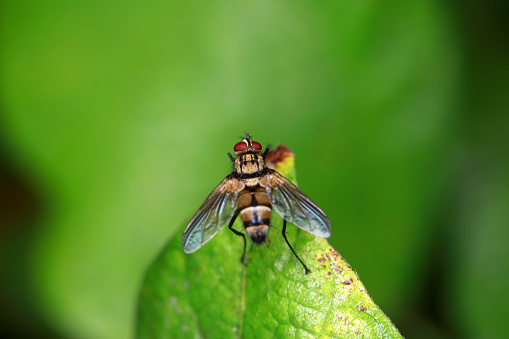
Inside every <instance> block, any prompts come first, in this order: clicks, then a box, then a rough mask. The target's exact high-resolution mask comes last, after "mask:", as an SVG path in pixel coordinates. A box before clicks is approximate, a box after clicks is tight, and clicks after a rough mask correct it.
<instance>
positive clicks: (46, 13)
mask: <svg viewBox="0 0 509 339" xmlns="http://www.w3.org/2000/svg"><path fill="white" fill-rule="evenodd" d="M507 10H508V6H507V5H506V4H505V3H503V2H502V1H494V0H492V1H487V2H484V3H483V5H482V7H479V5H477V3H476V2H475V1H473V0H468V1H426V0H415V1H397V0H388V1H383V2H380V1H343V0H340V1H321V2H317V1H282V2H274V1H265V0H260V1H250V2H236V1H213V2H210V1H209V2H196V1H158V0H149V1H145V2H137V1H87V2H72V1H58V0H52V1H45V2H41V1H12V0H11V1H8V0H7V1H2V3H1V12H0V114H1V116H0V118H1V120H0V123H1V126H0V336H2V337H6V336H10V337H12V336H14V335H15V336H17V337H30V338H34V337H37V338H83V339H88V338H105V339H110V338H111V339H113V338H128V337H130V336H131V335H132V327H133V319H134V315H135V298H136V294H137V289H138V288H139V286H140V283H141V279H142V276H143V273H144V270H145V269H146V267H147V265H148V264H149V263H150V261H151V260H152V259H153V258H154V256H155V255H156V253H158V251H160V249H161V248H162V246H163V244H164V243H165V242H166V241H167V239H169V238H170V237H172V236H173V235H175V236H180V233H179V232H180V228H181V227H182V226H183V225H184V224H185V223H187V221H188V220H189V218H190V217H191V216H192V214H193V213H194V211H195V210H196V209H197V207H198V206H199V205H200V204H201V203H202V201H203V200H204V199H205V197H206V196H207V194H208V193H209V192H210V191H211V190H212V189H213V188H214V187H215V185H216V184H217V183H219V181H220V180H221V179H222V178H223V177H224V176H225V175H226V174H227V173H228V171H229V168H230V167H229V166H230V164H229V160H228V158H227V156H226V153H227V152H231V151H232V147H233V145H234V144H235V143H236V142H237V141H238V139H237V137H239V136H242V135H243V132H244V131H246V130H249V131H250V132H251V134H252V135H253V136H254V139H255V140H257V141H259V142H261V143H262V144H263V145H266V144H268V143H270V144H273V145H276V144H277V143H278V142H283V143H285V144H286V145H288V146H289V147H290V148H291V149H292V150H293V151H294V153H295V154H296V166H297V172H298V180H299V184H300V187H301V188H302V190H303V191H304V192H306V193H307V194H308V195H309V196H310V197H312V198H313V200H315V201H316V202H317V203H318V204H319V205H320V206H321V207H322V208H323V210H324V211H326V212H327V214H328V215H329V217H330V219H331V222H332V225H333V235H332V237H331V239H330V242H331V244H333V246H335V247H336V249H337V250H338V251H339V252H340V253H341V254H342V255H343V256H344V257H345V259H346V260H347V261H348V262H349V263H350V264H351V265H352V266H353V267H354V269H355V270H356V271H357V272H358V274H359V276H360V278H361V280H362V281H363V282H364V284H365V286H366V287H367V289H368V291H369V293H370V294H371V296H372V297H373V299H374V301H375V302H376V303H377V304H378V305H379V306H380V307H381V308H382V310H384V312H386V314H387V315H388V316H389V317H391V319H392V320H393V321H394V323H395V324H396V326H397V327H398V328H399V329H400V331H401V332H402V334H403V335H405V336H406V337H408V338H429V337H435V338H457V337H462V338H481V337H482V338H500V337H503V336H504V335H506V334H507V333H508V332H509V322H507V318H508V317H509V312H508V311H507V307H506V305H507V304H508V302H509V294H508V293H507V288H509V267H508V266H509V265H508V260H507V259H508V258H509V250H508V248H507V245H506V243H507V240H508V238H509V237H508V236H509V228H508V226H509V217H508V208H509V175H508V173H509V156H508V147H507V146H509V145H508V135H509V119H508V112H509V104H508V100H507V97H508V93H509V81H508V79H509V44H508V43H507V36H508V34H509V24H508V21H507V20H506V17H505V16H504V15H505V13H508V11H507ZM211 246H213V244H212V243H211ZM230 259H231V258H225V260H230Z"/></svg>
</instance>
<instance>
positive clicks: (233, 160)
mask: <svg viewBox="0 0 509 339" xmlns="http://www.w3.org/2000/svg"><path fill="white" fill-rule="evenodd" d="M228 157H229V158H230V161H231V162H232V164H233V166H235V158H234V157H233V155H231V154H230V152H228Z"/></svg>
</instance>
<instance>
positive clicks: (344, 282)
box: [342, 281, 352, 285]
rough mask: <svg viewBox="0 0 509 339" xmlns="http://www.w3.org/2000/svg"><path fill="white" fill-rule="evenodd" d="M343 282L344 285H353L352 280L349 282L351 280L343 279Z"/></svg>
mask: <svg viewBox="0 0 509 339" xmlns="http://www.w3.org/2000/svg"><path fill="white" fill-rule="evenodd" d="M342 284H343V285H351V284H352V283H351V282H349V281H343V282H342Z"/></svg>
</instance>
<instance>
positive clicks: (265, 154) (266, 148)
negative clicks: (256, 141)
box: [263, 145, 270, 162]
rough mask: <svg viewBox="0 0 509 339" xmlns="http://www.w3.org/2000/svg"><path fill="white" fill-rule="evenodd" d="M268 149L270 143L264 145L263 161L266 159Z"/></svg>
mask: <svg viewBox="0 0 509 339" xmlns="http://www.w3.org/2000/svg"><path fill="white" fill-rule="evenodd" d="M269 150H270V145H267V147H265V152H263V162H265V161H266V160H267V155H269Z"/></svg>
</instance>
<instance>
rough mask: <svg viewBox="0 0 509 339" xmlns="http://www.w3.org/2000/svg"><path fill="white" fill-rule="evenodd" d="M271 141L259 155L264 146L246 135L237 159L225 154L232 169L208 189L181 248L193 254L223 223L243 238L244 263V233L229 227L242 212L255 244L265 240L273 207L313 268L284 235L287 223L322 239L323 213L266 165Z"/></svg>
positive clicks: (326, 224)
mask: <svg viewBox="0 0 509 339" xmlns="http://www.w3.org/2000/svg"><path fill="white" fill-rule="evenodd" d="M269 148H270V147H269V146H267V147H266V148H265V151H264V152H263V154H262V145H261V144H260V143H259V142H256V141H253V140H251V137H250V136H249V135H248V134H247V135H246V136H245V137H244V138H243V139H242V141H240V142H238V143H237V144H235V146H234V148H233V150H234V151H235V158H234V157H233V156H232V155H231V154H230V153H228V156H229V157H230V160H231V161H232V163H233V171H232V172H231V173H230V174H229V175H228V176H226V178H224V180H223V181H221V183H219V185H217V187H216V188H215V189H214V190H213V191H212V193H210V194H209V196H208V197H207V199H206V200H205V202H204V203H203V204H202V205H201V206H200V208H199V209H198V211H197V212H196V214H195V215H194V217H193V218H192V219H191V221H190V222H189V224H188V225H187V227H186V229H185V231H184V234H183V235H182V248H183V249H184V252H186V253H192V252H194V251H196V250H198V249H199V248H200V247H202V246H203V245H204V244H205V243H206V242H207V241H209V240H210V239H212V237H213V236H214V235H216V233H217V232H218V231H219V230H220V229H222V228H223V227H224V226H225V225H226V224H228V228H229V229H230V230H231V231H232V232H233V233H235V234H236V235H238V236H241V237H242V238H243V239H244V253H243V254H242V257H241V259H240V260H241V261H242V263H244V264H246V261H245V257H246V236H245V235H244V233H242V232H239V231H237V230H236V229H234V228H233V223H234V222H235V220H236V219H237V217H238V216H239V215H240V218H241V219H242V222H243V224H244V228H245V230H246V232H247V234H248V235H249V237H250V238H251V240H252V241H253V242H254V243H255V244H257V245H260V244H263V243H264V242H265V239H266V238H267V233H268V231H269V224H270V217H271V214H272V210H273V209H274V210H275V211H276V212H277V213H278V214H279V215H281V216H282V217H283V230H282V234H283V238H284V239H285V241H286V243H287V244H288V247H290V250H292V252H293V254H294V255H295V257H296V258H297V259H298V260H299V261H300V263H301V264H302V266H304V269H305V271H306V274H308V273H310V272H311V271H310V270H309V268H308V267H307V266H306V265H305V264H304V262H303V261H302V260H301V259H300V258H299V256H298V255H297V253H295V251H294V249H293V248H292V246H291V245H290V242H288V239H287V238H286V234H285V232H286V224H287V222H291V223H293V224H294V225H295V226H297V227H299V228H301V229H303V230H305V231H307V232H309V233H311V234H313V235H316V236H319V237H322V238H328V237H329V236H330V234H331V225H330V221H329V218H327V215H325V213H324V212H323V211H322V210H321V209H320V207H318V206H317V205H316V204H315V203H314V202H313V201H312V200H311V199H309V198H308V197H307V196H306V195H305V194H304V193H302V192H301V190H299V189H298V188H297V186H295V185H294V184H292V183H291V182H290V181H289V180H288V179H286V178H285V177H283V176H282V175H281V174H279V173H278V172H276V171H275V170H273V169H271V168H269V167H267V165H266V163H265V161H266V159H267V155H268V153H269Z"/></svg>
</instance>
